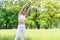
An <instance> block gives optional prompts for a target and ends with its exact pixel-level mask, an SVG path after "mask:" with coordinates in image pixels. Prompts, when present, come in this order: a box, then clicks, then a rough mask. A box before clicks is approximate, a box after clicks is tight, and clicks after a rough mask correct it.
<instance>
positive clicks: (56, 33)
mask: <svg viewBox="0 0 60 40" xmlns="http://www.w3.org/2000/svg"><path fill="white" fill-rule="evenodd" d="M15 32H16V29H8V30H0V40H14V36H15ZM19 39H20V38H19ZM25 40H60V29H39V30H37V29H36V30H35V29H27V30H26V32H25Z"/></svg>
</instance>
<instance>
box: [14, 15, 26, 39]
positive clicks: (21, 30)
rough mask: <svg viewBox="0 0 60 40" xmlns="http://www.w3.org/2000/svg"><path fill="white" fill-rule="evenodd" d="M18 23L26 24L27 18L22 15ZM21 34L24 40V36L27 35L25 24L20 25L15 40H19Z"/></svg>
mask: <svg viewBox="0 0 60 40" xmlns="http://www.w3.org/2000/svg"><path fill="white" fill-rule="evenodd" d="M18 21H20V22H24V21H25V16H24V15H21V16H20V17H19V18H18ZM20 33H21V40H24V34H25V24H21V25H18V28H17V31H16V36H15V39H14V40H18V37H19V34H20Z"/></svg>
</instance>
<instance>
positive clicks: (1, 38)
mask: <svg viewBox="0 0 60 40" xmlns="http://www.w3.org/2000/svg"><path fill="white" fill-rule="evenodd" d="M14 37H15V36H13V35H0V40H14ZM18 40H21V38H19V39H18ZM25 40H31V37H25Z"/></svg>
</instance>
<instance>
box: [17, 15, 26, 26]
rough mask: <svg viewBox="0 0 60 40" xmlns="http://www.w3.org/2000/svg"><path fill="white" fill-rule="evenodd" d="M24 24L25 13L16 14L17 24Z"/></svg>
mask: <svg viewBox="0 0 60 40" xmlns="http://www.w3.org/2000/svg"><path fill="white" fill-rule="evenodd" d="M24 24H25V15H22V14H21V15H20V16H18V25H24Z"/></svg>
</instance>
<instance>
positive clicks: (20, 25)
mask: <svg viewBox="0 0 60 40" xmlns="http://www.w3.org/2000/svg"><path fill="white" fill-rule="evenodd" d="M28 4H29V5H30V6H31V3H27V4H25V5H24V6H23V7H22V9H21V11H20V12H19V14H18V28H17V31H16V36H15V39H14V40H18V37H19V34H20V33H21V40H24V34H25V22H24V21H25V18H26V16H27V13H28V12H29V11H30V7H29V8H28V9H27V11H26V10H25V9H24V8H25V7H26V5H28Z"/></svg>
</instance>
